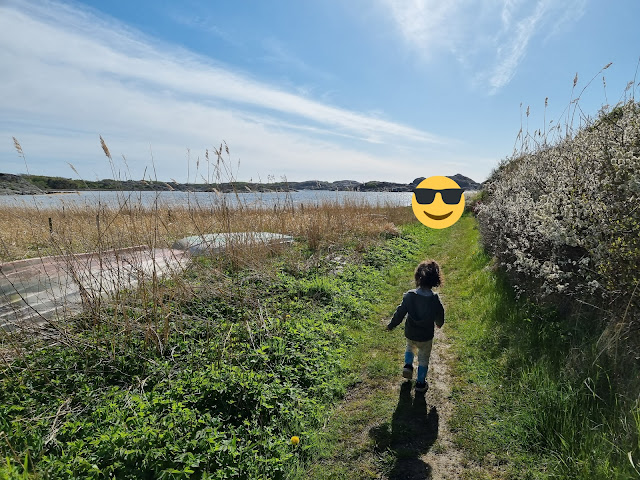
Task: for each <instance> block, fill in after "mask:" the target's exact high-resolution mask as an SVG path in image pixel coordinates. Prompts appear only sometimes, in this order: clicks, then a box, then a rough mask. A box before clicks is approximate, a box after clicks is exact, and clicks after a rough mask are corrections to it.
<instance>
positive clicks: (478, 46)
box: [380, 0, 586, 94]
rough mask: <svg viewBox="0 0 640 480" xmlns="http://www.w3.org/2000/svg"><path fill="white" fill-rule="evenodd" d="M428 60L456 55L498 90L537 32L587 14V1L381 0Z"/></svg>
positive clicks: (551, 32)
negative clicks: (438, 56)
mask: <svg viewBox="0 0 640 480" xmlns="http://www.w3.org/2000/svg"><path fill="white" fill-rule="evenodd" d="M380 1H381V3H382V5H384V6H385V7H386V8H387V9H388V10H389V11H390V12H391V18H392V19H393V20H394V22H395V23H396V25H397V27H398V29H399V31H400V34H401V35H402V37H403V38H404V39H405V41H406V42H407V43H408V44H409V45H410V46H411V47H412V48H413V49H414V50H415V51H416V52H418V54H419V56H420V57H421V58H423V59H426V60H430V59H432V58H433V57H434V56H436V55H438V54H445V55H446V54H452V55H453V56H454V58H456V59H457V60H458V61H460V63H461V64H463V66H464V67H465V68H467V69H469V70H470V71H472V72H474V75H473V76H472V77H471V78H474V80H475V81H476V82H478V83H479V84H481V86H482V87H484V88H486V89H487V91H488V92H489V93H490V94H495V93H496V92H497V91H499V90H500V89H501V88H503V87H504V86H505V85H507V84H508V83H509V82H510V81H511V80H512V79H513V77H514V75H515V74H516V71H517V69H518V66H519V65H520V62H521V61H522V59H523V58H524V57H525V55H526V53H527V49H528V48H529V46H530V43H531V40H532V38H533V37H534V36H535V35H538V34H540V33H541V32H542V34H544V35H546V37H547V38H548V37H549V36H552V35H556V34H558V33H560V32H561V31H562V29H563V28H566V27H567V26H568V25H569V24H570V23H572V22H576V21H577V20H578V19H579V18H580V17H581V16H582V15H583V13H584V9H585V8H586V0H567V1H565V2H556V1H554V0H536V1H531V2H528V1H523V0H501V1H497V2H496V1H489V0H485V1H480V2H478V1H471V0H451V1H448V2H442V1H438V0H380Z"/></svg>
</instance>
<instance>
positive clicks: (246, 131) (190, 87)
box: [0, 2, 449, 180]
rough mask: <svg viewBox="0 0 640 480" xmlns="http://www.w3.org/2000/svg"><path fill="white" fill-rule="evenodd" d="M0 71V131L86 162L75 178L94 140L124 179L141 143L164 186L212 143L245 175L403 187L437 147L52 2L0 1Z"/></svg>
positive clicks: (30, 149) (428, 137)
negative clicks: (394, 158)
mask: <svg viewBox="0 0 640 480" xmlns="http://www.w3.org/2000/svg"><path fill="white" fill-rule="evenodd" d="M0 63H1V64H2V65H4V66H5V68H3V70H2V72H1V73H0V90H1V91H2V92H3V96H2V98H1V99H0V133H2V134H3V135H4V138H7V137H8V138H10V136H12V135H15V136H17V137H19V139H20V141H21V142H22V144H23V147H24V149H25V151H26V152H27V157H28V159H29V158H31V159H32V161H33V159H44V158H45V157H47V156H48V158H49V159H58V161H59V162H60V163H62V162H63V160H69V161H71V162H72V163H74V166H75V167H76V168H78V170H82V165H87V166H89V165H91V166H90V167H88V168H89V172H90V173H88V174H87V178H89V177H92V176H93V173H91V172H94V171H96V172H105V171H106V170H105V169H106V167H105V166H104V165H105V160H104V159H100V155H101V151H100V150H99V149H98V148H91V147H90V145H91V144H92V143H93V144H95V145H97V135H98V134H99V133H100V134H102V135H103V136H105V138H106V139H107V141H108V142H109V144H110V148H111V149H112V153H113V151H114V150H115V151H121V152H123V153H125V154H126V155H127V158H128V159H129V163H130V165H133V166H134V167H132V170H135V172H136V173H134V175H137V174H139V173H138V172H141V171H142V167H140V168H136V167H135V166H136V165H146V164H148V163H149V159H150V157H149V145H152V146H153V150H154V161H155V162H156V166H159V167H162V169H164V170H162V169H159V171H162V172H164V173H163V174H162V175H163V176H165V178H166V177H169V176H171V177H176V178H178V177H180V176H181V175H182V177H181V178H184V172H185V170H186V169H185V168H184V164H185V163H186V160H184V159H185V156H186V155H185V152H186V147H187V146H191V147H194V148H201V150H202V151H203V150H204V147H205V146H207V145H211V144H212V143H213V144H216V143H218V142H219V140H220V139H223V138H224V139H225V140H226V141H227V142H228V144H229V145H230V146H231V149H232V152H233V153H234V154H235V155H237V156H240V157H241V158H242V161H243V163H244V165H245V166H244V167H243V171H245V172H246V173H245V175H247V176H249V175H251V176H254V175H255V174H256V173H260V174H261V175H263V176H266V175H267V174H274V173H280V174H286V173H287V172H288V171H298V172H300V173H299V175H300V177H302V178H298V179H303V178H306V177H307V176H311V175H315V176H317V177H319V178H329V177H335V176H336V175H337V176H339V177H340V178H345V177H347V176H348V175H349V174H351V175H353V176H354V178H356V177H357V178H356V179H363V178H371V176H373V177H376V176H378V177H380V176H381V175H384V176H386V177H387V178H391V177H393V178H395V179H402V178H406V177H405V176H406V175H409V176H411V179H413V177H415V176H416V175H415V174H413V173H410V172H415V164H416V163H417V162H418V159H419V158H423V157H422V155H419V154H418V151H419V150H420V151H422V152H425V151H429V149H431V148H433V147H434V146H437V145H439V146H442V145H445V144H446V143H448V142H449V140H447V139H443V138H440V137H438V136H436V135H432V134H430V133H428V132H424V131H421V130H419V129H416V128H413V127H411V126H407V125H403V124H400V123H397V122H393V121H390V120H387V119H384V118H381V117H380V116H374V115H370V114H364V113H360V112H354V111H351V110H348V109H345V108H340V107H336V106H333V105H329V104H326V103H322V102H320V101H317V100H314V99H311V98H307V97H304V96H301V95H296V94H293V93H290V92H287V91H285V90H283V89H281V88H278V87H274V86H271V85H268V84H264V83H261V82H259V81H258V80H256V79H253V78H251V77H250V76H249V75H246V74H242V73H239V72H234V71H232V70H230V69H228V68H225V67H224V66H221V65H218V64H216V63H215V62H213V61H212V60H211V59H207V58H202V57H199V56H197V55H195V54H193V53H191V52H189V51H185V50H181V49H178V48H176V47H173V46H171V45H164V44H160V43H159V42H157V41H154V40H152V39H149V38H145V37H143V36H142V35H140V34H139V33H136V32H135V31H131V30H129V29H127V28H126V27H125V26H123V25H121V24H119V23H117V22H115V21H113V20H110V19H108V18H100V17H98V16H97V15H96V14H94V13H93V12H91V11H88V10H83V9H78V8H76V7H72V6H69V5H65V4H60V3H49V2H42V3H40V2H37V3H28V2H8V3H5V4H2V6H0ZM7 66H8V67H7ZM60 127H63V128H64V129H65V131H64V132H61V131H60V130H59V129H60ZM5 134H6V135H5ZM394 145H402V146H404V147H410V146H414V147H415V148H414V150H413V152H414V153H413V154H412V155H413V156H411V155H408V156H406V157H405V158H404V159H403V160H402V161H399V162H397V163H393V162H390V161H389V157H388V156H387V155H391V154H392V153H393V152H394V151H396V150H394V148H395V147H394ZM9 151H10V148H7V147H6V146H5V145H4V144H3V146H2V147H0V152H1V153H4V154H5V155H9ZM236 158H237V157H236ZM79 162H80V165H79V164H78V163H79ZM47 165H49V166H50V165H51V161H49V163H48V164H43V167H45V166H47ZM247 165H248V168H247ZM65 170H66V167H65ZM305 171H306V172H308V175H305V174H304V172H305ZM334 172H336V173H334ZM337 172H340V173H337ZM49 173H51V171H50V170H49ZM64 173H65V172H61V174H64ZM66 173H68V172H66ZM358 173H359V174H358ZM96 174H98V175H100V174H101V173H96ZM356 174H358V175H356ZM292 180H293V179H292Z"/></svg>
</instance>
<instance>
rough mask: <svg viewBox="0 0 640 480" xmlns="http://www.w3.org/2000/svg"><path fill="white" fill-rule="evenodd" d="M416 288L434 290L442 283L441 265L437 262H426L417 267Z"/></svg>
mask: <svg viewBox="0 0 640 480" xmlns="http://www.w3.org/2000/svg"><path fill="white" fill-rule="evenodd" d="M415 279H416V287H424V288H433V287H438V286H440V284H441V283H442V275H441V273H440V265H438V263H437V262H436V261H435V260H424V261H422V262H420V264H419V265H418V266H417V267H416V272H415Z"/></svg>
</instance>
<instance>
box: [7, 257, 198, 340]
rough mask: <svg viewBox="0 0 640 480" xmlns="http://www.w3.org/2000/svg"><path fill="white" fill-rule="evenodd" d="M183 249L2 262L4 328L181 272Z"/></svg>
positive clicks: (65, 311)
mask: <svg viewBox="0 0 640 480" xmlns="http://www.w3.org/2000/svg"><path fill="white" fill-rule="evenodd" d="M188 259H189V255H188V253H187V252H186V251H184V250H174V249H150V248H149V247H146V246H139V247H132V248H126V249H120V250H110V251H105V252H101V253H100V254H99V253H97V252H94V253H84V254H79V255H65V256H54V257H41V258H32V259H27V260H18V261H16V262H9V263H5V264H0V328H3V329H5V330H8V331H12V330H15V329H16V328H18V327H23V326H27V325H28V324H29V323H30V324H32V325H40V324H43V323H46V321H47V320H52V319H55V318H62V317H64V316H65V315H69V314H73V313H77V312H79V311H81V310H82V306H83V300H85V301H86V300H87V299H91V298H98V296H105V295H109V294H111V293H113V292H115V291H117V290H122V289H126V288H133V287H135V286H136V285H137V284H138V282H140V281H142V280H144V279H148V278H152V277H153V275H156V276H157V277H162V276H164V275H167V274H170V273H174V272H179V271H181V270H182V269H183V268H184V267H185V265H186V264H187V262H188Z"/></svg>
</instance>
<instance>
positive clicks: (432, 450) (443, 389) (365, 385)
mask: <svg viewBox="0 0 640 480" xmlns="http://www.w3.org/2000/svg"><path fill="white" fill-rule="evenodd" d="M425 228H426V227H425ZM424 236H425V238H428V241H426V242H425V248H424V251H423V252H422V253H421V257H422V258H427V257H429V258H434V259H436V260H438V261H439V262H440V263H441V265H442V268H443V272H444V276H445V284H444V285H443V287H442V288H441V290H440V295H441V297H442V298H443V302H444V304H445V309H446V311H447V314H446V315H447V317H446V323H445V327H444V328H443V329H442V330H440V331H437V333H436V339H435V341H434V348H433V351H432V357H431V368H430V370H429V374H428V381H429V384H430V389H429V391H428V392H427V393H426V395H424V396H423V395H417V396H415V395H414V392H413V389H412V383H411V382H405V381H404V379H403V378H402V377H401V375H400V371H401V362H402V355H403V352H404V333H403V330H402V328H398V329H396V330H394V332H391V333H387V332H385V331H384V330H383V327H384V325H386V323H387V322H388V319H389V318H390V315H391V313H393V309H394V308H395V306H396V305H397V303H398V302H399V300H400V299H401V295H402V292H403V291H406V290H407V289H409V288H413V285H412V278H413V275H412V274H413V268H414V267H415V265H413V264H412V265H409V264H407V265H403V266H402V267H400V268H398V270H397V271H396V272H395V277H396V278H395V282H390V283H392V284H393V285H395V287H394V288H392V289H390V291H389V292H388V295H387V296H386V297H385V298H383V299H381V301H380V304H381V308H380V312H379V315H378V321H377V324H375V325H372V326H371V328H370V329H369V331H367V332H365V334H364V336H363V338H362V339H359V342H358V343H359V350H358V352H357V354H356V355H355V360H354V365H353V368H354V370H356V371H358V373H359V375H358V380H357V382H356V383H355V385H354V386H353V387H352V388H351V390H350V392H349V394H348V396H347V397H346V399H345V400H344V401H343V402H342V403H341V404H340V405H339V407H338V408H337V409H336V410H335V411H334V412H333V414H332V415H331V417H330V418H328V419H327V422H326V426H325V429H324V431H323V432H322V434H321V435H320V436H319V438H318V439H317V440H316V441H317V442H318V443H319V444H320V447H319V452H320V453H319V454H318V456H317V459H316V462H315V463H314V464H313V465H312V466H311V467H310V468H309V469H308V470H307V471H306V472H305V473H304V477H306V478H313V479H329V478H336V479H337V478H349V479H365V478H384V479H425V478H432V479H458V478H496V477H499V476H500V471H499V469H493V468H488V467H486V466H484V467H480V466H479V465H477V464H475V463H474V462H472V461H469V460H468V458H469V455H467V454H466V452H465V451H463V450H461V449H460V448H459V447H457V446H456V439H455V436H454V433H453V432H452V430H451V417H452V414H453V412H454V408H455V405H454V401H453V399H452V391H453V389H454V386H455V384H456V383H457V382H458V380H456V379H455V378H454V377H453V376H452V369H454V368H455V363H456V360H455V354H454V353H453V349H452V345H451V341H450V339H449V335H448V333H447V332H448V331H449V330H450V329H456V325H457V324H459V322H460V321H462V320H463V316H464V315H465V314H467V313H468V312H467V309H466V307H465V306H464V305H462V304H463V303H465V302H464V299H465V298H468V297H469V295H470V294H471V292H470V284H472V283H473V279H472V277H473V272H474V269H475V268H476V266H475V265H474V264H473V258H474V256H475V255H476V254H477V253H478V252H477V248H478V247H477V231H476V230H475V221H474V220H473V219H472V218H469V217H464V218H462V219H461V220H460V221H459V222H458V223H457V224H456V225H455V226H453V227H452V228H449V229H446V230H444V231H433V230H431V231H425V232H424ZM465 278H466V281H464V282H462V285H461V280H463V279H465ZM390 280H393V279H390Z"/></svg>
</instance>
